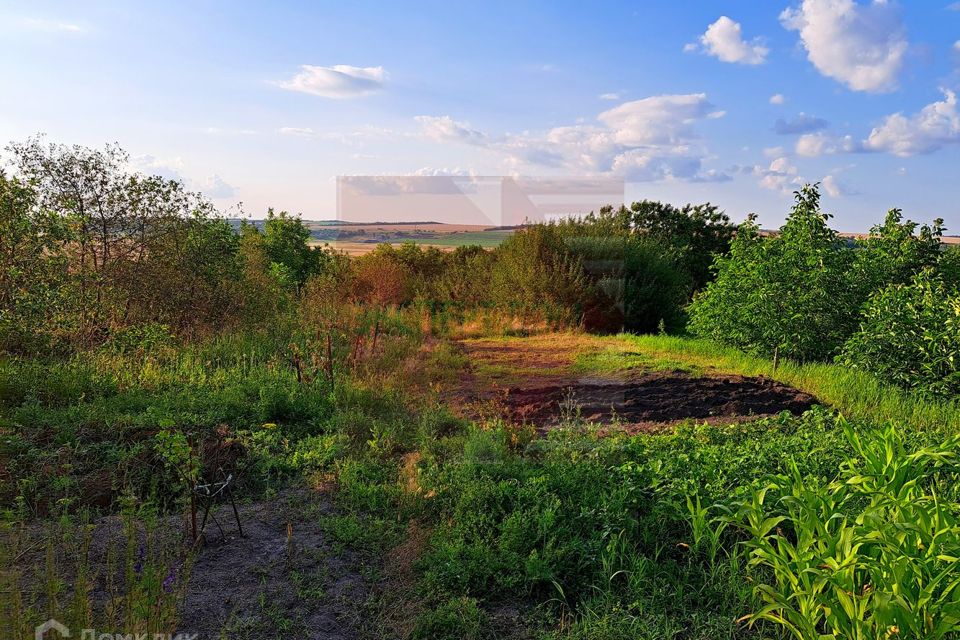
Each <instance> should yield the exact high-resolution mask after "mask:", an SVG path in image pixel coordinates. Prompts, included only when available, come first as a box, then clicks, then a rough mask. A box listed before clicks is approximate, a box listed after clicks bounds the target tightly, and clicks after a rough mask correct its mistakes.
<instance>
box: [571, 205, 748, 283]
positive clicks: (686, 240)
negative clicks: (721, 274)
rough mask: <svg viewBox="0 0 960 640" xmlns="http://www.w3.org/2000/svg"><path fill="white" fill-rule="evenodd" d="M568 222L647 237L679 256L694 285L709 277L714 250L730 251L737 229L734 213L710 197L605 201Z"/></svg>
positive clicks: (579, 230)
mask: <svg viewBox="0 0 960 640" xmlns="http://www.w3.org/2000/svg"><path fill="white" fill-rule="evenodd" d="M566 225H567V226H569V227H571V228H573V229H574V230H575V233H576V234H577V235H595V236H597V237H610V236H624V235H626V236H632V237H638V238H645V239H647V240H649V241H650V243H651V245H652V246H660V247H662V248H663V250H664V252H665V253H666V254H668V255H669V256H670V257H672V258H673V259H674V260H675V261H677V263H678V264H679V266H680V267H681V269H682V270H683V272H684V273H685V274H686V276H687V279H688V280H689V281H690V283H691V285H692V290H693V291H698V290H700V289H701V288H703V287H704V286H705V285H706V283H707V282H709V281H710V280H711V274H710V265H711V263H712V262H713V258H714V256H716V255H720V254H723V253H726V252H727V250H728V249H729V247H730V242H731V241H732V239H733V237H734V235H735V231H736V227H735V226H734V225H733V224H732V223H731V222H730V218H729V217H728V216H727V215H726V214H725V213H724V212H722V211H720V210H719V208H718V207H717V206H716V205H712V204H710V203H709V202H708V203H705V204H698V205H691V204H687V205H684V206H683V207H675V206H673V205H671V204H666V203H663V202H656V201H653V200H642V201H640V202H634V203H633V204H631V205H630V207H629V208H628V207H626V206H621V207H619V208H617V209H614V208H613V207H604V208H601V209H600V210H599V211H598V212H596V213H590V214H589V215H587V216H585V217H584V218H582V219H579V220H571V221H569V222H567V223H566Z"/></svg>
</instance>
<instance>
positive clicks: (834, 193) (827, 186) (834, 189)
mask: <svg viewBox="0 0 960 640" xmlns="http://www.w3.org/2000/svg"><path fill="white" fill-rule="evenodd" d="M820 184H821V186H823V190H824V191H825V192H826V193H827V195H828V196H831V197H833V198H840V197H843V196H846V195H850V194H851V193H852V192H851V191H850V190H849V189H848V188H847V187H846V185H844V184H843V183H842V182H840V181H839V180H837V178H836V177H835V176H833V175H832V174H831V175H826V176H824V177H823V179H822V180H821V181H820Z"/></svg>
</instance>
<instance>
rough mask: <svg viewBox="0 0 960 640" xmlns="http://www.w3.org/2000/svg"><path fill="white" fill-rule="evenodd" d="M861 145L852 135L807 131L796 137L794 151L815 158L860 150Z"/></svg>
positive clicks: (861, 148)
mask: <svg viewBox="0 0 960 640" xmlns="http://www.w3.org/2000/svg"><path fill="white" fill-rule="evenodd" d="M862 150H863V146H862V145H861V144H860V143H858V142H857V141H856V140H854V139H853V136H850V135H846V136H836V135H833V134H830V133H822V132H820V133H807V134H804V135H802V136H800V137H799V138H798V139H797V145H796V148H795V149H794V151H796V153H797V155H799V156H807V157H810V158H815V157H817V156H824V155H833V154H835V153H853V152H856V151H862Z"/></svg>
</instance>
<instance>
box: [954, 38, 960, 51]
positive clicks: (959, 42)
mask: <svg viewBox="0 0 960 640" xmlns="http://www.w3.org/2000/svg"><path fill="white" fill-rule="evenodd" d="M953 48H954V49H955V50H956V51H960V40H957V41H956V42H954V43H953Z"/></svg>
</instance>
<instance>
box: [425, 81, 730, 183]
mask: <svg viewBox="0 0 960 640" xmlns="http://www.w3.org/2000/svg"><path fill="white" fill-rule="evenodd" d="M722 116H723V112H722V111H718V110H717V109H716V108H715V107H714V106H713V105H712V104H711V103H710V102H709V101H708V100H707V97H706V95H705V94H702V93H696V94H687V95H660V96H651V97H649V98H643V99H641V100H633V101H631V102H625V103H623V104H621V105H618V106H616V107H613V108H612V109H608V110H606V111H603V112H602V113H600V114H599V115H598V116H597V118H596V122H595V123H577V124H573V125H567V126H559V127H554V128H552V129H548V130H546V131H541V132H523V133H517V134H506V135H502V136H496V137H495V136H490V135H488V134H485V133H483V132H481V131H477V130H475V129H473V128H472V127H471V126H470V125H469V124H467V123H464V122H458V121H456V120H454V119H453V118H451V117H449V116H419V117H418V118H417V121H418V122H419V123H420V125H421V127H422V130H423V134H424V135H426V136H427V137H429V138H430V139H433V140H436V141H438V142H459V143H464V144H470V145H476V146H481V147H483V148H486V149H488V150H491V151H493V152H495V153H497V154H499V155H500V156H501V157H502V159H503V162H504V164H505V165H506V166H507V167H509V168H511V169H519V168H522V167H530V166H537V167H549V168H555V169H563V170H566V171H573V172H578V173H586V174H592V175H616V176H619V177H623V178H625V179H628V180H634V181H658V180H685V181H691V182H702V181H723V180H729V179H730V177H729V176H728V175H727V174H725V173H722V172H719V171H714V170H709V169H706V168H704V167H703V161H704V159H705V158H706V156H707V153H706V150H705V149H704V146H703V144H702V142H701V140H700V138H699V136H698V134H697V133H696V131H695V124H696V123H697V122H701V121H704V120H708V119H711V118H719V117H722Z"/></svg>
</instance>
